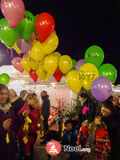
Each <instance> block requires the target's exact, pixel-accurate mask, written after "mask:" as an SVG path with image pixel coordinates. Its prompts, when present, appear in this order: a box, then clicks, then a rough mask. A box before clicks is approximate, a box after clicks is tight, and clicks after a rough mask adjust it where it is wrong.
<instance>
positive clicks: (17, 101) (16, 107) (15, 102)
mask: <svg viewBox="0 0 120 160" xmlns="http://www.w3.org/2000/svg"><path fill="white" fill-rule="evenodd" d="M10 103H11V105H12V108H13V111H14V113H15V121H17V123H16V135H17V132H18V130H19V127H20V125H21V124H22V123H23V122H24V117H23V116H21V115H18V112H19V111H20V109H21V108H22V107H23V106H24V104H25V101H23V99H22V98H21V97H18V96H16V97H15V98H14V99H12V100H11V102H10Z"/></svg>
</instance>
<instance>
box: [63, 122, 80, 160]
mask: <svg viewBox="0 0 120 160" xmlns="http://www.w3.org/2000/svg"><path fill="white" fill-rule="evenodd" d="M64 125H65V128H66V129H65V130H64V131H63V136H62V138H61V139H62V144H63V145H69V146H73V147H74V146H76V136H75V134H74V131H73V125H72V121H71V120H66V121H65V123H64ZM68 159H69V160H70V159H75V160H77V154H76V152H70V153H69V157H68Z"/></svg>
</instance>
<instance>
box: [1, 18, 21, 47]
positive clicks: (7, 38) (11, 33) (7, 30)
mask: <svg viewBox="0 0 120 160" xmlns="http://www.w3.org/2000/svg"><path fill="white" fill-rule="evenodd" d="M18 34H19V31H18V28H15V29H13V28H11V27H10V26H9V24H8V22H7V20H6V19H5V18H2V19H0V40H1V41H2V42H3V43H4V44H5V45H7V46H8V47H12V46H13V45H14V43H15V42H16V40H17V38H18Z"/></svg>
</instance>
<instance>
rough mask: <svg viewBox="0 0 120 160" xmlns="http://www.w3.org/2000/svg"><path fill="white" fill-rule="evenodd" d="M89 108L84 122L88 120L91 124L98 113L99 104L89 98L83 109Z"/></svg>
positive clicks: (83, 104) (85, 101)
mask: <svg viewBox="0 0 120 160" xmlns="http://www.w3.org/2000/svg"><path fill="white" fill-rule="evenodd" d="M84 107H88V108H89V111H87V112H86V114H85V115H84V120H88V121H89V122H90V123H91V122H92V121H93V120H94V118H95V115H96V112H97V104H96V103H95V102H94V101H93V100H92V99H91V98H90V97H87V98H86V99H85V100H84V102H83V103H82V109H83V108H84Z"/></svg>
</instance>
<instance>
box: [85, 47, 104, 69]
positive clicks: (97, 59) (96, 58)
mask: <svg viewBox="0 0 120 160" xmlns="http://www.w3.org/2000/svg"><path fill="white" fill-rule="evenodd" d="M84 59H85V62H86V63H92V64H94V65H95V66H96V67H97V68H98V67H99V66H100V65H101V64H102V63H103V61H104V51H103V49H102V48H101V47H99V46H95V45H93V46H90V47H89V48H88V49H87V50H86V52H85V55H84Z"/></svg>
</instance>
